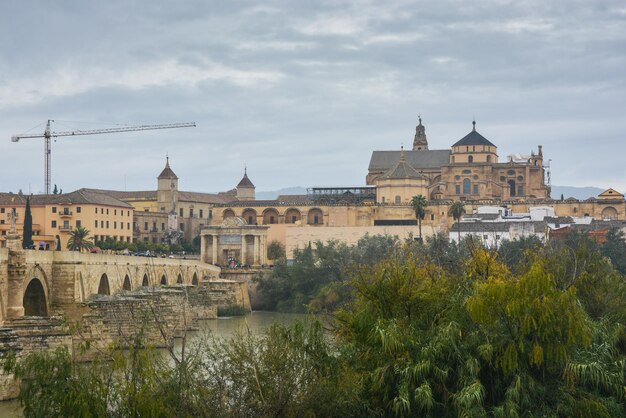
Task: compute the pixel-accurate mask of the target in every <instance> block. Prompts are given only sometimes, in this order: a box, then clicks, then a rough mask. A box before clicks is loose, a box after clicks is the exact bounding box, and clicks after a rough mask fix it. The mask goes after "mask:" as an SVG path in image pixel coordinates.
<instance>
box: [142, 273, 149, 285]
mask: <svg viewBox="0 0 626 418" xmlns="http://www.w3.org/2000/svg"><path fill="white" fill-rule="evenodd" d="M141 285H142V286H143V287H148V286H150V280H149V279H148V274H147V273H145V274H144V275H143V279H142V281H141Z"/></svg>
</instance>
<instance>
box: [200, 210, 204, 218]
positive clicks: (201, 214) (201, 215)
mask: <svg viewBox="0 0 626 418" xmlns="http://www.w3.org/2000/svg"><path fill="white" fill-rule="evenodd" d="M203 216H204V214H203V213H202V209H200V218H202V217H203Z"/></svg>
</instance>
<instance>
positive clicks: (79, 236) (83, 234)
mask: <svg viewBox="0 0 626 418" xmlns="http://www.w3.org/2000/svg"><path fill="white" fill-rule="evenodd" d="M91 248H93V242H92V241H91V239H90V238H89V230H88V229H87V228H85V227H83V226H79V227H77V228H76V229H74V230H73V231H71V232H70V239H69V240H67V249H68V250H72V251H83V250H90V249H91Z"/></svg>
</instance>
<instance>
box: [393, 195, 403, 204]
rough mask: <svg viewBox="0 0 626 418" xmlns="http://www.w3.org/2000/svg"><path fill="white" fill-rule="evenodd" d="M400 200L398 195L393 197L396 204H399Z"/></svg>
mask: <svg viewBox="0 0 626 418" xmlns="http://www.w3.org/2000/svg"><path fill="white" fill-rule="evenodd" d="M401 201H402V200H401V198H400V196H396V199H395V202H396V205H399V204H400V202H401Z"/></svg>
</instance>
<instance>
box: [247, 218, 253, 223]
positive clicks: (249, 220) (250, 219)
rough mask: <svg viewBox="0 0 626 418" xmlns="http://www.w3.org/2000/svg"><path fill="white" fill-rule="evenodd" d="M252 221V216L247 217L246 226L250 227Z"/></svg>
mask: <svg viewBox="0 0 626 418" xmlns="http://www.w3.org/2000/svg"><path fill="white" fill-rule="evenodd" d="M252 221H253V219H252V216H248V225H252Z"/></svg>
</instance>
